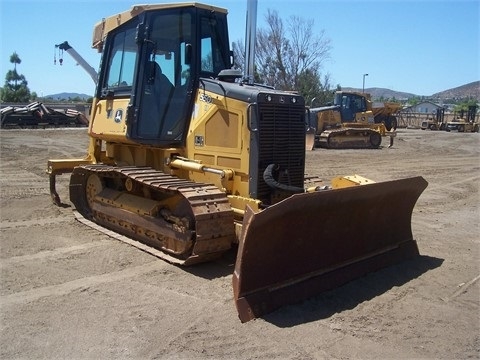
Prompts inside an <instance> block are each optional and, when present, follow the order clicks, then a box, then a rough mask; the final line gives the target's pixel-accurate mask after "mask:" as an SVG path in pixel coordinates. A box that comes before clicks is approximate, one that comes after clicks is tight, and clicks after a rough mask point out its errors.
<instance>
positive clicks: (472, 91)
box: [45, 81, 480, 102]
mask: <svg viewBox="0 0 480 360" xmlns="http://www.w3.org/2000/svg"><path fill="white" fill-rule="evenodd" d="M342 89H343V90H344V91H357V92H362V89H357V88H351V87H342ZM365 92H366V93H368V94H370V95H371V96H372V99H380V98H384V99H393V98H395V99H396V100H406V99H410V98H413V97H422V98H425V99H434V100H452V99H454V100H461V99H469V98H474V99H477V101H479V102H480V81H474V82H471V83H469V84H465V85H462V86H458V87H456V88H453V89H448V90H444V91H441V92H438V93H435V94H432V95H429V96H426V95H418V94H412V93H406V92H401V91H395V90H391V89H384V88H376V87H374V88H366V89H365ZM45 97H46V98H52V99H53V100H68V99H73V98H76V97H79V98H81V99H83V100H87V99H89V98H91V97H93V95H87V94H79V93H69V92H63V93H59V94H52V95H47V96H45Z"/></svg>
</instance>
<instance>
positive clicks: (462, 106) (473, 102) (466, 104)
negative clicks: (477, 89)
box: [453, 99, 477, 113]
mask: <svg viewBox="0 0 480 360" xmlns="http://www.w3.org/2000/svg"><path fill="white" fill-rule="evenodd" d="M475 105H477V100H476V99H468V100H463V101H462V102H460V103H458V104H456V105H455V106H454V108H453V111H455V112H456V113H457V112H461V111H468V108H469V107H470V106H475Z"/></svg>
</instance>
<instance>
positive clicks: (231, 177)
mask: <svg viewBox="0 0 480 360" xmlns="http://www.w3.org/2000/svg"><path fill="white" fill-rule="evenodd" d="M249 7H252V8H253V9H255V10H251V11H250V13H256V3H253V4H251V3H249ZM247 18H248V17H247ZM247 24H250V25H248V26H247V28H248V29H250V31H251V33H250V36H249V38H251V39H255V35H254V29H255V22H254V21H253V20H250V21H249V22H247ZM251 24H253V25H251ZM252 34H253V35H252ZM247 44H249V43H248V42H247ZM92 45H93V48H95V49H97V50H98V51H100V52H101V53H102V59H101V64H100V68H99V72H98V84H97V87H96V91H95V97H94V100H93V104H92V112H91V118H90V122H89V127H88V136H89V146H88V149H87V153H86V155H85V157H83V158H78V159H51V160H49V161H48V169H47V172H48V174H49V177H50V192H51V196H52V200H53V201H54V203H55V204H61V203H62V200H61V199H60V197H59V195H58V193H57V190H56V177H57V176H59V175H61V174H65V173H70V174H71V175H70V184H69V195H70V201H71V202H72V203H73V205H74V206H75V208H76V211H77V213H78V214H80V215H79V219H80V220H81V221H83V222H85V223H86V224H89V225H92V226H94V227H95V228H99V229H103V228H105V229H109V230H110V231H109V234H112V233H113V234H117V235H118V238H119V239H129V243H130V244H138V246H139V247H142V246H143V248H144V249H147V250H148V249H151V253H152V254H155V255H156V256H158V257H160V258H162V259H165V260H166V261H169V262H171V263H173V264H178V265H192V264H196V263H200V262H206V261H212V260H214V259H217V258H219V257H221V256H222V255H223V254H225V253H226V252H229V251H237V255H236V258H235V259H236V260H235V270H234V273H233V279H232V283H233V294H234V301H235V304H236V307H237V310H238V315H239V318H240V320H241V321H242V322H245V321H249V320H251V319H254V318H257V317H260V316H262V315H263V314H266V313H268V312H271V311H273V310H275V309H277V308H279V307H281V306H283V305H285V304H292V303H296V302H299V301H302V300H304V299H306V298H308V297H310V296H312V295H314V294H316V293H318V292H320V291H324V290H328V289H331V288H334V287H337V286H339V285H342V284H344V283H346V282H348V281H350V280H353V279H355V278H357V277H360V276H362V275H364V274H366V273H368V272H371V271H375V270H378V269H380V268H382V267H385V266H388V265H390V264H393V263H396V262H399V261H402V260H404V259H406V258H410V257H412V256H416V255H418V253H419V252H418V247H417V244H416V242H415V240H414V239H413V237H412V230H411V223H410V222H411V216H412V212H413V208H414V206H415V203H416V201H417V199H418V197H419V196H420V195H421V193H422V192H423V190H424V189H425V188H426V186H427V182H426V181H425V180H424V179H423V178H422V177H412V178H406V179H400V180H394V181H387V182H380V183H375V182H374V181H372V180H368V179H366V178H364V177H361V176H358V175H351V176H343V177H338V178H335V179H333V180H332V181H331V183H329V184H326V183H323V182H319V181H318V179H317V180H312V178H308V179H307V180H308V181H309V182H310V184H311V186H309V187H306V186H305V184H306V178H305V174H304V173H305V157H306V152H305V124H306V118H305V116H306V115H305V114H306V111H305V104H304V99H303V98H302V97H301V96H299V95H297V94H293V93H290V92H283V91H277V90H274V89H271V88H268V87H265V86H258V85H255V84H254V83H253V81H251V80H248V79H253V76H251V74H252V72H249V71H248V72H247V74H245V75H243V76H242V74H241V73H239V71H237V70H233V69H231V67H232V58H231V56H232V52H231V50H230V49H229V40H228V27H227V10H225V9H223V8H219V7H215V6H209V5H204V4H200V3H180V4H158V5H154V4H151V5H137V6H133V7H132V8H131V9H129V10H127V11H125V12H123V13H120V14H115V15H113V16H111V17H108V18H105V19H103V20H102V21H101V22H100V23H98V24H96V25H95V27H94V34H93V44H92ZM247 48H253V46H252V45H251V44H249V45H247ZM248 58H253V56H252V57H250V56H249V57H248ZM246 68H247V69H252V68H253V66H252V65H251V64H248V66H247V67H246ZM392 218H394V220H393V221H392ZM112 236H113V235H112ZM135 246H137V245H135Z"/></svg>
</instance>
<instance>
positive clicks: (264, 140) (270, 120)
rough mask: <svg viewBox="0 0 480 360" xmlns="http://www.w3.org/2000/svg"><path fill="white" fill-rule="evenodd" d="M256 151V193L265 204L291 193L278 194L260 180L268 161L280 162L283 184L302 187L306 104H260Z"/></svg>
mask: <svg viewBox="0 0 480 360" xmlns="http://www.w3.org/2000/svg"><path fill="white" fill-rule="evenodd" d="M258 110H259V121H258V134H259V137H258V139H259V146H258V148H259V153H258V173H257V176H258V178H257V184H258V188H257V195H258V198H259V199H260V200H262V201H263V202H265V203H266V204H270V203H273V202H277V201H279V200H282V199H283V198H286V197H288V196H290V195H291V193H285V194H281V193H280V192H278V191H276V192H275V194H272V189H271V188H270V187H269V186H268V185H267V184H266V183H265V181H264V180H263V172H264V170H265V168H266V167H267V166H268V165H270V164H272V163H273V164H277V165H279V166H280V169H281V170H280V172H279V177H278V179H276V180H277V181H279V182H281V183H282V184H286V185H290V186H295V187H301V188H303V179H304V167H305V107H304V105H303V104H278V103H273V104H272V103H260V104H259V109H258Z"/></svg>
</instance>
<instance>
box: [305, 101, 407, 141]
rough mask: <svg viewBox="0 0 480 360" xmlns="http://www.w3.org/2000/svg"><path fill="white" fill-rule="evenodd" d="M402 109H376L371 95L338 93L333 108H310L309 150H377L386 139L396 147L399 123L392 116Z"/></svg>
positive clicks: (378, 106) (395, 107) (389, 107)
mask: <svg viewBox="0 0 480 360" xmlns="http://www.w3.org/2000/svg"><path fill="white" fill-rule="evenodd" d="M398 107H399V106H398ZM398 107H397V106H393V105H388V104H387V105H385V104H383V103H382V105H381V106H380V105H378V104H377V107H376V108H373V107H372V102H371V101H370V96H369V95H368V94H364V93H357V92H347V91H337V92H335V97H334V103H333V105H329V106H323V107H318V108H311V109H309V111H308V119H309V122H308V128H307V145H306V146H307V149H308V150H312V149H313V148H314V147H322V148H327V149H377V148H378V147H380V145H381V143H382V137H383V136H388V137H390V146H392V145H393V138H394V137H395V136H396V133H395V131H394V130H395V129H396V124H397V123H396V118H395V117H394V116H393V115H392V114H393V113H394V112H396V111H397V110H398ZM387 124H388V126H387ZM392 127H394V128H392Z"/></svg>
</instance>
